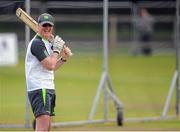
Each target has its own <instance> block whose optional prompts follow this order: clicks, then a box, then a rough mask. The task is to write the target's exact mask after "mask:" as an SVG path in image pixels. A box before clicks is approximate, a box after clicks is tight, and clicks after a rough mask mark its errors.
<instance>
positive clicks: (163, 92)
mask: <svg viewBox="0 0 180 132" xmlns="http://www.w3.org/2000/svg"><path fill="white" fill-rule="evenodd" d="M109 58H110V59H109V74H110V77H111V79H112V82H113V86H114V89H115V91H116V94H117V95H118V97H119V98H120V100H121V101H122V102H123V104H124V116H125V118H128V117H149V116H160V115H161V112H162V110H163V106H164V103H165V99H166V96H167V94H168V88H169V86H170V82H171V78H172V76H173V73H174V70H175V57H174V56H173V55H169V56H163V55H159V56H152V57H145V56H138V57H134V56H129V55H119V54H113V55H110V57H109ZM101 74H102V56H101V54H83V55H82V54H78V53H75V55H74V56H73V57H72V58H71V60H69V61H68V62H67V63H66V64H65V65H64V66H63V67H62V68H61V69H60V70H58V71H57V72H56V73H55V77H56V79H55V84H56V92H57V102H56V117H55V119H54V120H53V121H54V122H64V121H74V120H86V119H87V116H88V113H89V112H90V108H91V105H92V102H93V98H94V96H95V94H96V90H97V86H98V83H99V80H100V77H101ZM25 85H26V84H25V78H24V59H23V58H21V59H20V62H19V64H18V65H17V66H15V67H0V124H23V123H24V119H25V97H26V92H25ZM102 99H103V97H101V99H100V101H99V107H98V109H97V112H96V115H95V117H94V118H95V119H99V118H101V119H102V117H103V112H102V111H103V109H102V108H103V100H102ZM174 104H175V96H174V97H173V98H172V103H171V108H170V112H169V114H174V113H175V110H174ZM108 108H109V109H108V111H109V114H108V115H109V117H110V118H114V117H116V111H115V108H114V106H113V103H112V102H111V101H109V103H108ZM30 117H31V120H32V119H33V116H32V112H31V111H30ZM155 124H159V125H155ZM178 124H179V120H171V121H167V122H165V121H163V122H158V121H156V122H148V123H127V124H125V126H124V127H122V128H119V127H117V126H116V124H115V123H107V124H97V125H85V126H79V127H63V128H61V129H60V130H71V129H73V130H86V129H87V130H111V129H112V130H133V129H135V130H138V129H140V130H146V129H147V130H155V129H156V128H157V129H158V128H159V129H158V130H170V129H172V128H174V130H180V126H179V125H178ZM94 126H95V127H94ZM0 130H1V129H0ZM54 130H59V128H57V129H56V128H54Z"/></svg>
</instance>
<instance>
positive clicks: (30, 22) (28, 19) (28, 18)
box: [16, 8, 73, 56]
mask: <svg viewBox="0 0 180 132" xmlns="http://www.w3.org/2000/svg"><path fill="white" fill-rule="evenodd" d="M16 15H17V17H18V18H19V19H21V20H22V21H23V22H24V23H26V25H28V26H29V27H30V28H31V29H32V30H33V31H34V32H35V33H37V32H38V30H37V29H38V23H37V22H36V21H35V20H34V19H33V18H32V17H31V16H29V15H28V14H27V13H26V12H25V11H23V10H22V9H21V8H18V9H17V10H16ZM64 47H66V46H64ZM72 55H73V54H72V53H70V56H72Z"/></svg>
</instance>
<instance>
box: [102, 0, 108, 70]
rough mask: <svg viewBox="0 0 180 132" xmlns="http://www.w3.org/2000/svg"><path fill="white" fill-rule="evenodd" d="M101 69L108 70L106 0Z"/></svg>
mask: <svg viewBox="0 0 180 132" xmlns="http://www.w3.org/2000/svg"><path fill="white" fill-rule="evenodd" d="M103 14H104V15H103V51H104V52H103V54H104V55H103V57H104V64H103V70H104V71H106V72H107V71H108V0H104V4H103Z"/></svg>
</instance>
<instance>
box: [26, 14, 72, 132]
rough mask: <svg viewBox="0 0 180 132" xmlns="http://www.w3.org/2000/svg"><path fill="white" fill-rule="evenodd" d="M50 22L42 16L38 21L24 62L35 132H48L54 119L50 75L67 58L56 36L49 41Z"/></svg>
mask: <svg viewBox="0 0 180 132" xmlns="http://www.w3.org/2000/svg"><path fill="white" fill-rule="evenodd" d="M53 27H54V18H53V17H52V16H51V15H50V14H47V13H44V14H42V15H40V16H39V18H38V33H37V35H35V36H34V38H33V39H32V40H31V41H30V43H29V45H28V48H27V53H26V60H25V70H26V83H27V92H28V97H29V101H30V103H31V106H32V110H33V113H34V116H35V121H36V125H35V130H36V131H49V130H50V128H51V116H54V114H55V113H54V107H55V99H56V95H55V86H54V71H55V70H57V69H58V68H59V67H61V66H62V65H63V64H64V63H65V62H66V61H67V59H68V58H69V57H70V55H71V50H70V49H69V48H68V47H66V46H65V45H64V44H65V42H64V41H63V40H62V38H60V37H59V36H58V35H57V36H56V37H53V35H52V34H53Z"/></svg>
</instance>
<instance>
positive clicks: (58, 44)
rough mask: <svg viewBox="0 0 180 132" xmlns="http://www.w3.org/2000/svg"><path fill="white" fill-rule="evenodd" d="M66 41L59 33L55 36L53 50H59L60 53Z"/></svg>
mask: <svg viewBox="0 0 180 132" xmlns="http://www.w3.org/2000/svg"><path fill="white" fill-rule="evenodd" d="M64 44H65V42H64V41H63V40H62V39H61V37H59V36H58V35H57V36H56V37H55V38H54V41H53V51H54V52H57V53H58V54H60V53H61V51H62V49H63V47H64Z"/></svg>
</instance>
